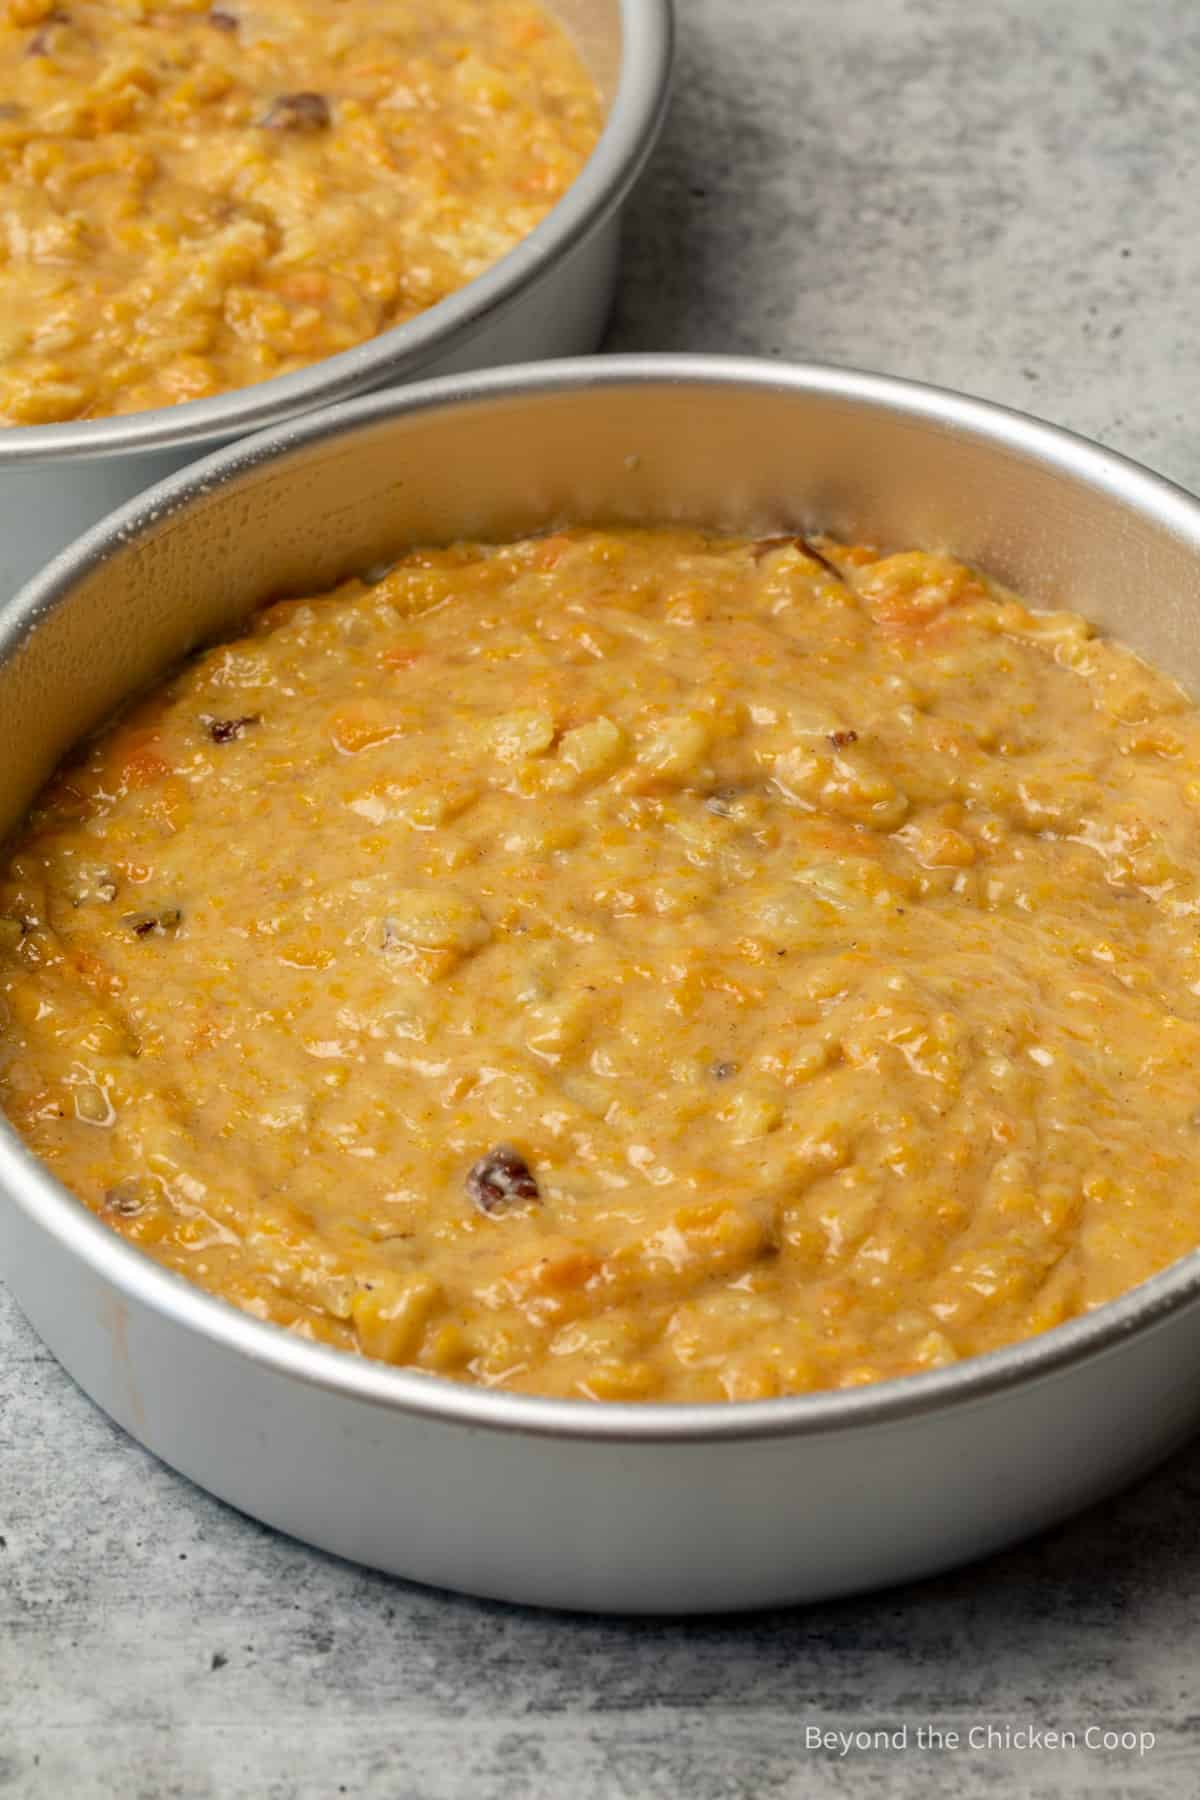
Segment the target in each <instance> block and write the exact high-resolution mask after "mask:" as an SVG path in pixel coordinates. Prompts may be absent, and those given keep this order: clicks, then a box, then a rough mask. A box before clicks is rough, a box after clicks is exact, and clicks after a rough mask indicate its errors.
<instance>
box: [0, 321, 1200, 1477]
mask: <svg viewBox="0 0 1200 1800" xmlns="http://www.w3.org/2000/svg"><path fill="white" fill-rule="evenodd" d="M663 383H669V384H671V385H678V386H687V385H689V384H700V385H704V386H709V387H711V386H713V385H729V386H734V387H742V388H749V389H765V390H769V391H773V392H777V393H788V392H794V393H798V394H803V393H819V394H822V395H830V396H834V397H840V398H844V399H846V400H848V401H851V402H854V401H858V402H863V403H869V404H870V405H871V406H873V407H875V408H877V409H878V408H883V409H886V410H890V411H895V412H898V413H900V414H904V415H908V416H910V417H918V418H921V419H922V420H924V421H927V422H928V421H933V422H935V423H937V424H938V425H939V426H941V427H942V428H943V429H945V430H946V431H947V432H949V433H961V434H963V435H964V436H982V437H984V438H986V439H988V440H989V441H990V442H992V443H993V444H998V445H1000V446H1002V447H1007V448H1009V449H1012V450H1013V451H1015V452H1019V453H1020V454H1021V455H1022V456H1024V457H1026V458H1030V457H1031V458H1033V459H1034V460H1036V461H1039V462H1043V463H1045V464H1046V465H1047V466H1048V467H1051V468H1053V469H1055V470H1057V471H1058V472H1060V473H1066V474H1069V475H1072V476H1074V477H1076V478H1077V479H1078V480H1080V481H1081V482H1083V483H1085V484H1086V485H1088V486H1090V487H1092V488H1094V489H1098V490H1100V491H1101V492H1103V493H1105V494H1108V495H1111V496H1112V497H1114V498H1116V499H1118V500H1120V501H1122V502H1124V503H1125V504H1127V505H1129V506H1131V507H1133V508H1135V509H1136V510H1137V511H1139V512H1140V513H1142V514H1144V515H1146V516H1147V517H1149V518H1151V519H1152V520H1153V521H1154V522H1155V523H1157V524H1158V525H1160V526H1162V527H1164V528H1165V529H1166V530H1168V531H1169V532H1170V533H1171V534H1172V535H1173V536H1175V537H1177V538H1178V539H1179V540H1180V542H1181V543H1182V544H1183V545H1184V546H1185V547H1186V548H1187V549H1188V550H1189V552H1191V553H1194V554H1195V555H1196V557H1197V558H1198V559H1200V502H1197V501H1196V500H1195V499H1193V498H1192V497H1191V496H1190V495H1188V494H1187V493H1186V492H1185V491H1184V490H1183V489H1181V488H1179V487H1177V486H1175V485H1173V484H1172V483H1170V482H1168V481H1166V480H1164V479H1163V478H1161V477H1159V476H1156V475H1153V474H1151V473H1150V472H1149V471H1148V470H1146V469H1144V468H1142V467H1141V466H1140V465H1139V464H1137V463H1134V462H1132V461H1130V460H1128V459H1127V458H1124V457H1122V456H1120V455H1117V454H1115V453H1113V452H1110V451H1107V450H1102V449H1100V448H1099V447H1098V446H1096V445H1094V444H1092V443H1090V442H1089V441H1088V440H1087V439H1085V438H1082V437H1079V436H1076V435H1074V434H1072V433H1070V432H1066V431H1063V430H1061V429H1060V428H1058V427H1055V426H1051V425H1048V424H1045V423H1042V422H1040V421H1038V420H1035V419H1031V418H1029V417H1028V416H1027V415H1025V414H1022V413H1018V412H1015V411H1012V410H1010V409H1007V408H1004V407H1001V406H997V405H994V404H991V403H989V402H986V401H979V400H974V399H970V398H968V397H966V396H963V395H959V394H955V393H952V392H949V391H947V390H941V389H936V388H932V387H928V386H925V385H923V384H920V383H915V382H909V381H905V380H901V379H899V378H895V377H890V376H880V375H872V374H866V373H860V372H857V371H853V370H840V369H834V368H831V367H829V366H828V365H815V364H808V365H805V364H788V365H783V366H781V365H776V364H774V363H771V362H767V361H761V360H753V359H741V358H733V357H730V358H716V357H707V356H637V357H613V358H605V359H600V360H596V359H591V358H587V359H578V360H573V361H569V362H560V363H549V364H546V363H543V364H534V365H528V366H525V367H522V368H516V369H508V370H501V371H489V372H486V373H482V374H475V375H468V376H456V377H446V378H442V379H440V380H437V381H430V382H425V383H421V384H418V385H414V386H412V387H410V388H407V389H405V390H404V392H403V394H402V395H397V394H387V393H384V394H376V395H372V396H369V397H367V398H366V399H360V400H357V401H352V402H348V403H346V404H343V405H342V406H339V407H337V408H334V409H331V410H330V411H327V412H323V413H318V414H315V415H311V416H309V417H308V418H306V419H304V420H301V421H298V422H293V423H288V424H285V425H283V426H280V427H276V428H275V429H274V430H272V431H270V432H264V433H262V434H261V435H259V436H257V437H255V438H252V439H250V440H247V441H244V442H242V443H240V444H238V445H236V446H234V447H231V448H229V449H226V450H223V451H219V452H217V453H216V454H215V455H212V456H209V457H207V458H205V459H203V460H202V461H199V462H197V463H195V464H193V465H191V466H190V467H189V468H188V469H186V470H184V471H183V472H181V473H180V474H178V475H175V476H172V477H170V478H169V479H168V480H167V481H165V482H163V483H161V484H160V485H159V486H158V487H156V488H153V489H151V490H150V491H149V492H148V493H147V494H145V495H142V496H139V498H138V499H136V500H134V501H132V502H130V503H129V504H127V505H126V506H124V507H122V508H121V509H120V510H119V511H118V512H116V513H114V514H112V515H111V516H110V517H109V518H108V519H107V520H106V521H104V522H103V524H101V525H99V526H96V527H95V528H93V530H91V531H89V532H88V533H86V534H85V536H83V537H82V538H80V539H79V540H78V542H77V543H76V544H75V545H73V546H72V547H71V548H70V549H69V550H67V551H64V552H63V553H62V554H61V555H59V556H58V557H56V558H55V559H54V561H53V562H52V563H51V564H50V565H49V566H48V567H47V569H46V570H45V571H44V572H43V573H42V574H41V575H40V576H38V577H37V578H36V579H35V580H34V581H32V582H30V583H29V584H27V586H26V587H25V588H24V589H23V590H22V592H21V593H20V594H19V595H18V596H17V597H16V599H15V600H14V601H13V602H12V603H11V605H10V606H8V607H7V608H5V609H4V611H3V613H2V615H0V663H4V662H7V661H8V660H10V659H11V658H12V657H13V656H14V655H15V654H16V653H17V652H18V651H19V649H20V647H21V645H22V644H23V643H24V641H25V639H26V638H27V637H28V636H29V634H30V632H31V631H33V630H35V629H36V626H37V623H38V621H39V619H40V618H42V617H43V616H44V615H45V614H46V613H48V612H50V611H51V610H53V608H54V606H55V604H56V602H57V601H58V600H60V599H61V598H63V597H64V596H65V595H66V594H67V593H68V592H69V591H70V590H71V589H72V588H73V587H74V585H75V583H76V582H77V581H79V580H80V579H81V578H82V577H83V576H84V575H86V574H87V573H88V572H89V571H90V570H91V569H92V568H94V567H96V566H97V565H99V564H100V563H102V562H104V561H106V560H107V559H108V557H109V556H110V555H112V554H113V553H114V549H119V548H121V547H123V546H125V545H127V544H128V543H129V542H130V541H131V540H133V539H135V538H138V537H148V536H151V535H153V534H154V533H155V531H156V530H158V529H162V528H164V527H165V526H166V525H167V524H168V523H169V522H170V520H171V519H172V517H173V516H174V515H176V514H177V513H179V512H181V511H183V510H185V509H187V508H188V507H189V506H190V505H192V504H193V503H195V502H198V501H200V502H202V500H203V498H204V496H205V495H206V494H209V493H211V492H214V491H215V490H217V489H218V488H225V487H230V486H236V485H237V483H238V482H239V480H240V479H241V478H243V477H246V476H249V475H250V474H251V473H252V472H253V471H254V470H255V469H257V468H259V467H260V466H261V465H263V464H264V463H269V462H278V463H279V465H280V466H281V467H285V466H286V463H287V461H288V459H289V457H290V456H291V455H292V454H293V453H295V454H297V455H298V454H300V453H302V452H303V451H305V450H306V449H308V448H310V447H312V446H314V445H318V444H320V443H322V442H323V441H325V440H326V439H330V438H334V437H337V436H340V435H342V434H344V433H352V432H353V431H355V430H368V429H370V428H371V427H372V426H373V425H374V424H375V423H377V422H379V421H381V420H384V419H387V418H390V417H392V416H395V415H397V414H403V415H407V414H417V413H420V412H423V411H426V410H429V409H434V408H440V407H443V406H445V405H447V403H451V402H454V403H469V402H473V401H479V402H484V403H485V402H486V401H487V400H488V399H489V398H491V397H496V398H499V397H502V396H531V395H537V394H553V393H562V392H570V391H578V390H580V389H583V388H593V387H601V386H613V387H622V386H631V385H632V386H638V385H655V384H663ZM0 1189H3V1191H4V1192H5V1193H6V1194H7V1195H8V1197H9V1198H10V1199H11V1200H12V1201H13V1202H14V1204H16V1205H19V1206H20V1207H21V1208H22V1210H23V1211H24V1212H25V1213H26V1215H27V1216H28V1217H29V1218H30V1220H31V1221H33V1222H34V1223H35V1224H36V1225H38V1226H40V1227H41V1228H42V1229H43V1230H46V1231H48V1232H50V1233H51V1234H52V1235H53V1236H54V1237H55V1238H56V1239H57V1240H58V1241H59V1242H60V1243H61V1244H62V1245H63V1246H64V1247H65V1248H66V1249H68V1250H69V1251H71V1252H72V1253H74V1254H75V1255H76V1256H78V1258H79V1259H80V1261H81V1262H83V1263H84V1264H85V1265H86V1266H87V1267H88V1268H89V1269H90V1270H92V1272H94V1273H95V1274H96V1275H97V1276H98V1277H99V1278H100V1279H101V1280H103V1281H105V1282H107V1283H108V1284H109V1285H110V1286H111V1287H112V1288H113V1289H115V1290H116V1291H117V1292H118V1293H119V1294H120V1295H122V1296H123V1297H124V1298H126V1299H128V1300H130V1301H133V1302H136V1303H138V1304H140V1305H143V1306H145V1307H147V1308H149V1309H151V1310H153V1311H155V1312H157V1313H159V1314H161V1315H163V1316H164V1317H166V1318H168V1319H170V1320H171V1321H172V1322H173V1323H175V1324H177V1325H179V1326H181V1327H183V1328H185V1329H188V1330H192V1331H196V1332H198V1333H199V1334H200V1335H202V1336H204V1337H205V1338H207V1339H209V1340H211V1341H213V1342H214V1343H217V1344H220V1345H222V1346H224V1347H225V1348H228V1349H230V1350H233V1351H235V1352H237V1353H239V1354H241V1355H244V1356H246V1357H247V1358H249V1359H250V1360H251V1361H252V1362H254V1363H256V1364H258V1365H260V1366H261V1367H264V1368H268V1369H270V1370H271V1371H272V1372H274V1373H275V1374H277V1375H279V1376H281V1377H283V1378H285V1379H291V1380H294V1381H296V1382H299V1383H302V1384H305V1385H308V1386H311V1387H317V1388H320V1389H323V1390H325V1391H327V1392H331V1393H340V1394H345V1395H346V1396H347V1397H348V1398H353V1399H355V1400H356V1401H359V1402H362V1403H365V1404H368V1405H372V1406H377V1407H380V1408H383V1409H386V1410H390V1411H395V1412H399V1413H409V1414H419V1415H422V1416H425V1417H427V1418H431V1419H435V1420H440V1421H442V1422H444V1423H447V1424H456V1425H460V1426H465V1427H469V1428H471V1429H474V1430H486V1431H499V1432H505V1433H509V1432H513V1433H528V1434H531V1435H535V1436H539V1437H553V1438H561V1439H564V1440H580V1441H587V1440H592V1441H604V1442H611V1443H639V1442H640V1443H656V1442H661V1443H677V1444H678V1443H691V1444H704V1443H715V1442H719V1441H722V1440H726V1439H728V1440H731V1441H738V1440H740V1441H747V1440H766V1439H774V1438H784V1437H787V1438H791V1437H796V1438H799V1437H812V1436H822V1435H827V1434H830V1433H835V1432H841V1431H849V1430H855V1429H861V1428H866V1427H870V1426H875V1425H882V1424H889V1423H893V1422H898V1421H901V1420H903V1419H906V1418H913V1417H917V1416H921V1415H927V1414H929V1413H933V1412H939V1411H944V1410H945V1411H948V1410H951V1409H953V1410H957V1409H959V1408H962V1407H967V1406H971V1405H974V1404H976V1403H979V1402H982V1401H984V1400H986V1399H987V1398H988V1397H989V1396H992V1395H995V1394H997V1393H1001V1392H1004V1391H1006V1390H1009V1389H1012V1388H1015V1387H1019V1386H1026V1385H1032V1384H1034V1383H1035V1382H1036V1383H1040V1382H1042V1381H1044V1380H1046V1379H1050V1378H1052V1377H1054V1376H1055V1375H1058V1374H1061V1373H1063V1372H1064V1371H1066V1370H1068V1369H1070V1368H1072V1367H1074V1366H1076V1365H1078V1364H1081V1363H1083V1362H1085V1361H1096V1360H1098V1359H1100V1358H1107V1357H1108V1356H1109V1355H1111V1354H1114V1353H1115V1352H1116V1351H1117V1350H1119V1349H1120V1348H1121V1346H1122V1345H1123V1344H1125V1343H1127V1342H1128V1341H1129V1340H1130V1339H1131V1338H1134V1337H1141V1336H1143V1335H1148V1334H1150V1333H1152V1332H1154V1331H1155V1330H1156V1329H1158V1328H1159V1327H1162V1326H1164V1325H1166V1324H1167V1322H1168V1321H1169V1320H1171V1319H1173V1318H1175V1317H1176V1316H1177V1315H1179V1314H1180V1313H1182V1312H1184V1311H1185V1310H1187V1309H1188V1308H1190V1307H1192V1306H1194V1305H1196V1304H1197V1303H1198V1302H1200V1251H1196V1252H1193V1253H1192V1254H1191V1255H1189V1256H1187V1257H1184V1258H1183V1259H1181V1260H1180V1261H1179V1262H1177V1263H1175V1264H1173V1265H1172V1266H1171V1267H1169V1268H1168V1269H1166V1270H1164V1271H1162V1272H1161V1273H1160V1274H1158V1275H1156V1276H1154V1277H1152V1278H1151V1279H1150V1280H1149V1281H1146V1282H1144V1283H1141V1284H1140V1285H1138V1286H1137V1287H1135V1288H1132V1289H1130V1290H1129V1292H1128V1293H1126V1294H1124V1295H1122V1296H1120V1297H1119V1298H1118V1299H1116V1300H1114V1301H1111V1302H1108V1303H1106V1304H1105V1305H1103V1306H1101V1307H1098V1308H1097V1309H1096V1310H1095V1311H1093V1312H1092V1313H1090V1314H1088V1315H1087V1316H1085V1317H1083V1318H1079V1319H1075V1320H1072V1321H1070V1322H1069V1323H1067V1324H1064V1325H1060V1326H1056V1327H1054V1328H1053V1329H1052V1330H1050V1331H1047V1332H1044V1333H1042V1334H1041V1335H1039V1336H1038V1337H1035V1338H1032V1339H1028V1340H1025V1341H1024V1342H1022V1343H1019V1344H1017V1345H1014V1346H1011V1347H1008V1348H1005V1349H1000V1350H995V1351H990V1352H987V1353H986V1354H984V1355H981V1356H976V1357H970V1358H967V1359H965V1360H964V1361H962V1362H961V1363H958V1364H955V1365H953V1366H951V1367H949V1368H946V1369H941V1370H937V1371H932V1372H929V1373H924V1374H920V1375H913V1376H906V1377H903V1378H900V1379H896V1380H890V1381H883V1382H878V1383H874V1384H871V1385H870V1386H868V1387H864V1388H861V1389H855V1390H852V1391H848V1392H847V1391H841V1390H838V1391H825V1392H820V1393H814V1394H803V1395H794V1396H787V1397H784V1398H780V1399H774V1400H762V1401H740V1402H731V1403H726V1404H711V1405H679V1404H659V1403H647V1404H645V1405H629V1404H617V1403H612V1402H594V1401H583V1400H578V1401H576V1400H557V1399H549V1398H543V1397H539V1396H536V1395H524V1394H513V1393H509V1392H501V1391H498V1390H494V1391H493V1390H487V1389H481V1388H478V1387H471V1386H468V1385H466V1384H463V1383H457V1382H453V1381H449V1380H446V1379H445V1378H443V1377H440V1376H436V1375H429V1374H425V1373H424V1372H420V1371H413V1370H408V1369H403V1368H393V1367H391V1366H389V1365H386V1364H382V1363H375V1362H371V1361H369V1360H368V1359H366V1358H362V1357H359V1356H356V1355H355V1354H353V1353H351V1352H347V1351H341V1350H336V1349H332V1348H328V1347H324V1346H320V1345H316V1344H312V1343H308V1342H306V1341H305V1340H303V1339H301V1338H298V1337H294V1336H292V1335H291V1334H289V1333H288V1332H286V1331H284V1330H282V1329H280V1328H279V1327H276V1326H272V1325H267V1324H264V1323H262V1322H260V1321H258V1320H255V1319H253V1318H251V1317H250V1316H249V1315H247V1314H244V1313H241V1312H239V1311H238V1310H237V1309H236V1308H234V1307H232V1306H230V1305H228V1304H227V1303H226V1302H224V1301H221V1300H218V1299H216V1298H215V1297H213V1296H211V1295H209V1294H207V1293H205V1292H204V1291H203V1290H201V1289H199V1288H197V1287H195V1286H193V1285H192V1284H191V1283H190V1282H188V1281H186V1280H185V1279H184V1278H183V1277H181V1276H178V1275H175V1274H173V1273H171V1272H170V1271H168V1270H166V1269H164V1268H161V1267H160V1266H159V1265H158V1264H156V1263H154V1262H153V1261H152V1260H151V1259H150V1258H148V1257H146V1256H145V1255H144V1254H143V1253H142V1252H140V1251H138V1250H136V1249H135V1248H134V1247H133V1246H132V1245H129V1244H126V1243H125V1242H124V1241H123V1240H122V1239H120V1238H119V1237H118V1236H117V1235H116V1234H115V1233H113V1232H112V1231H110V1230H109V1229H108V1228H107V1227H106V1226H104V1225H102V1224H101V1223H100V1221H99V1220H98V1219H96V1218H95V1217H94V1216H93V1215H92V1214H91V1212H90V1211H89V1210H88V1209H87V1208H86V1207H85V1206H84V1205H83V1204H82V1202H80V1201H78V1200H77V1199H76V1198H75V1197H74V1196H73V1195H72V1194H70V1193H69V1192H68V1190H67V1189H66V1188H64V1187H63V1186H62V1185H61V1184H60V1183H59V1182H58V1181H57V1180H55V1179H54V1177H53V1176H51V1175H50V1173H49V1172H48V1170H47V1169H46V1168H45V1167H44V1166H43V1165H42V1164H41V1163H39V1162H38V1160H37V1159H36V1158H35V1157H34V1156H33V1155H32V1153H31V1152H30V1151H28V1150H27V1149H26V1148H25V1146H24V1144H23V1143H22V1142H21V1141H20V1139H19V1138H18V1137H17V1135H16V1133H15V1132H14V1131H13V1130H12V1128H11V1127H10V1126H9V1125H8V1124H7V1123H6V1122H4V1121H2V1120H0Z"/></svg>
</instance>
